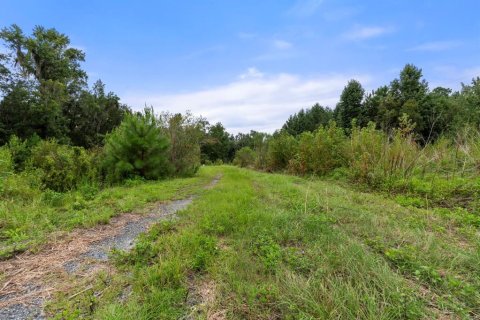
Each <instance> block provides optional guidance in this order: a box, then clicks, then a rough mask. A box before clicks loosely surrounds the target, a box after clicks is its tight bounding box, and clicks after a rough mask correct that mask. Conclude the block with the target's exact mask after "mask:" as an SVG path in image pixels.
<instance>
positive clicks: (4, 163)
mask: <svg viewBox="0 0 480 320" xmlns="http://www.w3.org/2000/svg"><path fill="white" fill-rule="evenodd" d="M12 172H13V159H12V154H11V153H10V150H9V149H8V148H6V147H1V148H0V177H1V178H4V177H6V176H7V175H10V174H12Z"/></svg>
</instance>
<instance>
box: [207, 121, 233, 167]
mask: <svg viewBox="0 0 480 320" xmlns="http://www.w3.org/2000/svg"><path fill="white" fill-rule="evenodd" d="M233 146H234V145H233V137H232V136H230V134H229V133H228V132H227V131H226V130H225V127H224V126H223V125H222V124H221V123H220V122H218V123H216V124H215V125H213V126H210V127H208V130H207V134H206V137H205V141H204V142H203V144H202V145H201V148H202V160H203V162H205V161H206V160H209V161H211V162H215V161H217V160H221V161H222V162H230V161H231V160H232V159H233V156H234V149H233Z"/></svg>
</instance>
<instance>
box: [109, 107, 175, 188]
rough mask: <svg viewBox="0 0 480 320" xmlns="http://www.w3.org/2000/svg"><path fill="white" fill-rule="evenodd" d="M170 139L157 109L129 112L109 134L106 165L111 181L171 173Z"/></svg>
mask: <svg viewBox="0 0 480 320" xmlns="http://www.w3.org/2000/svg"><path fill="white" fill-rule="evenodd" d="M168 149H169V141H168V139H167V138H166V137H165V135H164V134H163V133H162V131H161V129H160V128H159V126H158V125H157V120H156V119H155V115H154V114H153V109H145V111H144V113H137V114H133V115H128V116H126V117H125V119H124V120H123V121H122V123H121V124H120V126H119V127H118V128H116V129H115V130H114V131H113V132H112V133H111V134H109V135H108V136H107V141H106V145H105V159H104V163H103V164H104V168H105V171H106V172H107V177H108V179H109V180H110V181H121V180H123V179H126V178H133V177H136V176H139V177H143V178H146V179H159V178H162V177H165V176H166V175H168V174H169V173H170V172H171V164H170V163H169V161H168Z"/></svg>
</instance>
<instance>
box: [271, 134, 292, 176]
mask: <svg viewBox="0 0 480 320" xmlns="http://www.w3.org/2000/svg"><path fill="white" fill-rule="evenodd" d="M297 147H298V143H297V140H295V138H294V137H293V136H291V135H289V134H287V133H285V132H282V133H279V134H277V135H274V136H273V137H272V138H271V139H270V141H269V144H268V152H267V169H268V170H270V171H276V170H284V169H286V168H287V165H288V163H289V161H290V160H291V159H293V157H294V156H295V154H296V152H297Z"/></svg>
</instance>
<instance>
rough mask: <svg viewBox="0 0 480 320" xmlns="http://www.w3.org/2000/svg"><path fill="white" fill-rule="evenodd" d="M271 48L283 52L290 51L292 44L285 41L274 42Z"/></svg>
mask: <svg viewBox="0 0 480 320" xmlns="http://www.w3.org/2000/svg"><path fill="white" fill-rule="evenodd" d="M273 46H274V47H275V48H277V49H280V50H285V49H290V48H291V47H292V44H291V43H290V42H288V41H285V40H274V41H273Z"/></svg>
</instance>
